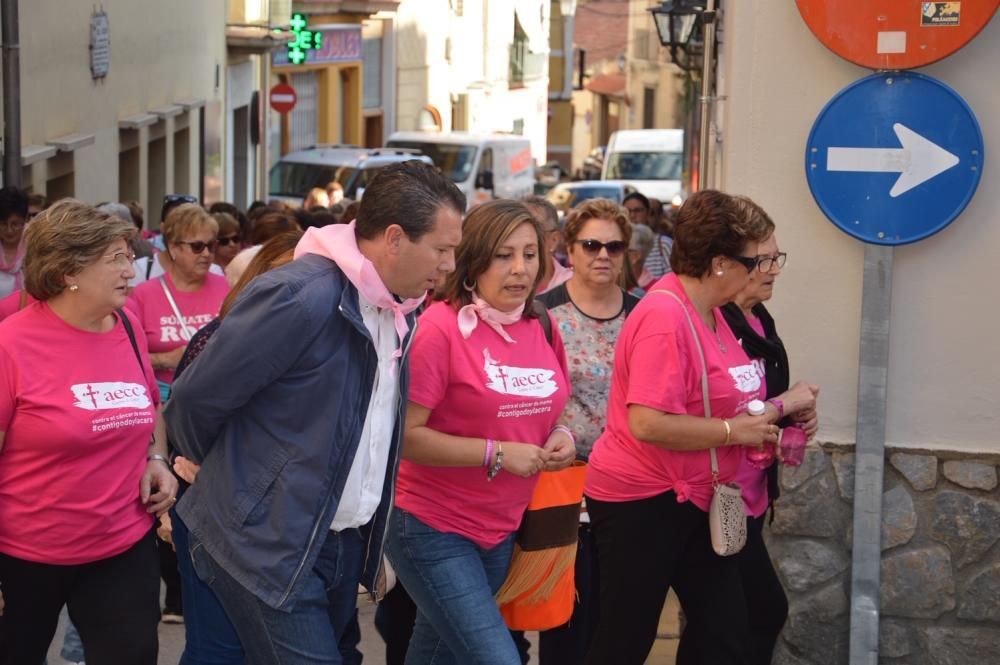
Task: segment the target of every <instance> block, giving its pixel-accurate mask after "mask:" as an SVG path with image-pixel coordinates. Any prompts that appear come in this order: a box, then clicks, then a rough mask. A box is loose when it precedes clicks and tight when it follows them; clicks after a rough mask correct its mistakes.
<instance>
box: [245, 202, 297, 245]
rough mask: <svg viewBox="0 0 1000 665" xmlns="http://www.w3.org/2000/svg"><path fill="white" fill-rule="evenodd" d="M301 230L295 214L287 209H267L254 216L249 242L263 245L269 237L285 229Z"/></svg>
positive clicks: (283, 231)
mask: <svg viewBox="0 0 1000 665" xmlns="http://www.w3.org/2000/svg"><path fill="white" fill-rule="evenodd" d="M296 230H298V231H301V230H302V228H301V227H300V226H299V223H298V222H296V221H295V215H293V214H292V213H291V212H289V211H288V210H268V211H267V212H264V213H262V214H260V215H259V216H257V217H255V218H254V220H253V229H251V231H250V244H252V245H263V244H264V243H265V242H267V241H268V240H270V239H271V238H273V237H275V236H277V235H280V234H282V233H285V232H286V231H296Z"/></svg>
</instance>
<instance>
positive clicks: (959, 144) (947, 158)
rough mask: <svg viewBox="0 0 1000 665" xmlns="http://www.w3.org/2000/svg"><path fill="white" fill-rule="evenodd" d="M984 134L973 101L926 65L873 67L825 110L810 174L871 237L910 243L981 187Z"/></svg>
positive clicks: (824, 205)
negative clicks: (921, 69) (917, 68)
mask: <svg viewBox="0 0 1000 665" xmlns="http://www.w3.org/2000/svg"><path fill="white" fill-rule="evenodd" d="M983 154H984V147H983V137H982V132H981V131H980V129H979V123H978V122H977V121H976V117H975V115H974V114H973V113H972V110H971V109H970V108H969V106H968V104H966V103H965V101H964V100H963V99H962V98H961V97H960V96H959V95H958V93H956V92H955V91H954V90H952V89H951V88H949V87H948V86H946V85H945V84H943V83H941V82H940V81H937V80H935V79H932V78H930V77H928V76H924V75H922V74H917V73H913V72H892V73H879V74H873V75H872V76H868V77H866V78H863V79H861V80H860V81H856V82H855V83H853V84H851V85H850V86H848V87H847V88H844V89H843V90H841V91H840V92H839V93H837V95H836V96H835V97H834V98H833V99H832V100H830V102H829V103H828V104H827V105H826V107H825V108H824V109H823V110H822V111H821V112H820V114H819V117H817V119H816V122H815V124H814V125H813V128H812V131H811V132H810V134H809V141H808V146H807V148H806V178H807V180H808V182H809V188H810V190H812V194H813V197H814V198H815V199H816V203H817V204H818V205H819V207H820V208H821V209H822V210H823V212H824V213H825V214H826V216H827V217H828V218H829V219H830V221H832V222H833V223H834V224H835V225H836V226H837V227H839V228H840V229H841V230H843V231H845V232H846V233H848V234H850V235H852V236H854V237H855V238H858V239H859V240H863V241H865V242H870V243H876V244H881V245H901V244H905V243H909V242H915V241H917V240H921V239H923V238H926V237H928V236H930V235H932V234H934V233H937V232H938V231H940V230H941V229H943V228H944V227H945V226H947V225H948V224H949V223H951V222H952V221H953V220H954V219H955V218H956V217H958V215H959V214H961V212H962V210H964V209H965V206H966V205H968V203H969V201H970V200H971V199H972V196H973V195H974V194H975V191H976V188H977V187H978V185H979V180H980V178H981V176H982V167H983Z"/></svg>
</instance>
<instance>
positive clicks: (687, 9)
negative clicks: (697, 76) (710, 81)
mask: <svg viewBox="0 0 1000 665" xmlns="http://www.w3.org/2000/svg"><path fill="white" fill-rule="evenodd" d="M705 4H706V3H705V0H664V2H663V3H661V4H660V6H659V7H654V8H652V9H650V10H649V11H650V13H651V14H652V15H653V22H654V23H655V24H656V32H657V35H658V36H659V38H660V44H662V45H663V46H665V47H667V48H668V49H670V59H671V60H673V62H674V64H676V65H677V66H678V67H680V68H681V69H683V70H684V71H695V70H698V69H701V68H702V67H701V63H698V62H696V61H695V59H696V56H699V55H701V54H702V51H703V46H704V42H703V40H702V34H701V33H702V14H703V13H704V12H705ZM682 53H683V56H681V54H682Z"/></svg>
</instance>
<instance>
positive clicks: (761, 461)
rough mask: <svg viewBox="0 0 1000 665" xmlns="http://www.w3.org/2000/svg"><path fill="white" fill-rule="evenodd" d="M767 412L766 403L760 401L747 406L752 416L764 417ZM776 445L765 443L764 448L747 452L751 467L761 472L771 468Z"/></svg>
mask: <svg viewBox="0 0 1000 665" xmlns="http://www.w3.org/2000/svg"><path fill="white" fill-rule="evenodd" d="M766 412H767V407H766V406H765V405H764V402H762V401H760V400H759V399H755V400H753V401H752V402H750V404H749V405H748V406H747V413H749V414H750V415H751V416H762V415H764V414H765V413H766ZM774 458H775V454H774V444H773V443H765V444H764V447H763V448H760V449H757V448H750V449H749V450H747V461H748V462H750V466H752V467H753V468H755V469H758V470H760V471H763V470H764V469H766V468H767V467H769V466H771V464H772V463H773V462H774Z"/></svg>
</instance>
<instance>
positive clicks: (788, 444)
mask: <svg viewBox="0 0 1000 665" xmlns="http://www.w3.org/2000/svg"><path fill="white" fill-rule="evenodd" d="M778 445H779V446H780V447H781V463H782V464H787V465H789V466H798V465H800V464H802V460H803V459H804V458H805V454H806V433H805V430H803V429H802V428H801V427H798V426H796V425H791V426H789V427H785V428H784V429H782V430H781V433H780V434H779V435H778Z"/></svg>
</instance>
